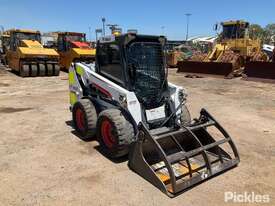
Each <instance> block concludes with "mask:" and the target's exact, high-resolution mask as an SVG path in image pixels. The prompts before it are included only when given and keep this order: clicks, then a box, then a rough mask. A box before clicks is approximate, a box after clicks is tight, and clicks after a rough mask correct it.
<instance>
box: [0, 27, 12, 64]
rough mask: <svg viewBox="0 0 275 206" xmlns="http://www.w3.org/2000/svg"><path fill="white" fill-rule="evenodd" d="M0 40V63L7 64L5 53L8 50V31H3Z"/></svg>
mask: <svg viewBox="0 0 275 206" xmlns="http://www.w3.org/2000/svg"><path fill="white" fill-rule="evenodd" d="M0 40H1V53H0V63H2V64H4V65H7V58H6V54H7V51H8V50H9V45H10V35H9V33H7V32H3V33H2V35H1V37H0Z"/></svg>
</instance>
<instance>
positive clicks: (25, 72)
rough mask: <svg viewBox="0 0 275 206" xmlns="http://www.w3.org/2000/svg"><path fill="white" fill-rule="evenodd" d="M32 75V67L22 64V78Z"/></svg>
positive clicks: (20, 72)
mask: <svg viewBox="0 0 275 206" xmlns="http://www.w3.org/2000/svg"><path fill="white" fill-rule="evenodd" d="M29 73H30V66H29V65H28V64H22V66H21V67H20V71H19V74H20V76H21V77H28V76H29Z"/></svg>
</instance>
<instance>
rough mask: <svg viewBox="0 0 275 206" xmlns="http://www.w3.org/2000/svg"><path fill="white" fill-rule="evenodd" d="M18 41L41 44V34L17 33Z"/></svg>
mask: <svg viewBox="0 0 275 206" xmlns="http://www.w3.org/2000/svg"><path fill="white" fill-rule="evenodd" d="M15 36H16V39H18V40H36V41H39V42H40V34H39V33H35V34H33V33H16V34H15Z"/></svg>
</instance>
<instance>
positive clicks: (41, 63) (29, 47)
mask: <svg viewBox="0 0 275 206" xmlns="http://www.w3.org/2000/svg"><path fill="white" fill-rule="evenodd" d="M6 33H7V35H9V46H8V47H7V48H8V49H7V51H6V52H5V57H6V61H7V64H8V66H9V67H10V68H11V69H12V70H14V71H17V72H19V75H20V76H22V77H28V76H32V77H35V76H58V75H59V71H60V70H59V65H58V61H59V54H58V53H57V52H56V51H55V50H54V49H47V48H44V47H43V46H42V44H41V33H40V32H39V31H34V30H23V29H11V30H8V31H6Z"/></svg>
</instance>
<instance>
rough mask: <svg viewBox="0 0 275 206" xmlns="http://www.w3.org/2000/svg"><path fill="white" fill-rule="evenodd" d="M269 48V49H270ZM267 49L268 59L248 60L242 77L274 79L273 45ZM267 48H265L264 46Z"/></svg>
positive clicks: (274, 52)
mask: <svg viewBox="0 0 275 206" xmlns="http://www.w3.org/2000/svg"><path fill="white" fill-rule="evenodd" d="M270 48H272V49H271V51H270ZM270 48H268V49H269V51H270V52H269V56H270V58H269V61H264V62H263V61H257V60H256V61H250V62H246V64H245V69H244V73H243V79H245V80H260V81H265V80H267V81H269V80H272V81H273V82H274V80H275V46H273V47H270ZM265 49H266V50H267V48H265Z"/></svg>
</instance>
